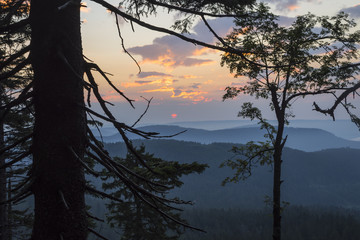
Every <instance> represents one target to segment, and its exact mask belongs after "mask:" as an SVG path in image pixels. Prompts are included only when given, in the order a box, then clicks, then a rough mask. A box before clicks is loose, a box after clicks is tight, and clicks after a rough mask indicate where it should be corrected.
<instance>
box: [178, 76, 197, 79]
mask: <svg viewBox="0 0 360 240" xmlns="http://www.w3.org/2000/svg"><path fill="white" fill-rule="evenodd" d="M179 78H183V79H191V78H201V77H200V76H195V75H182V76H179Z"/></svg>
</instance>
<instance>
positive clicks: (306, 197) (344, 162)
mask: <svg viewBox="0 0 360 240" xmlns="http://www.w3.org/2000/svg"><path fill="white" fill-rule="evenodd" d="M134 143H135V145H140V144H145V146H146V151H148V152H151V153H154V154H155V156H157V157H161V158H163V159H165V160H168V161H179V162H182V163H184V162H187V163H188V162H193V161H197V162H199V163H206V164H208V165H209V168H208V169H207V170H205V172H204V173H203V174H200V175H198V174H196V175H190V176H186V177H184V178H183V181H184V186H183V187H181V188H180V189H178V190H176V191H175V192H173V194H174V195H178V196H179V197H181V198H183V199H186V200H193V201H194V202H195V203H196V207H200V208H211V207H212V208H229V207H263V206H264V199H265V196H266V195H268V196H271V190H272V172H271V166H268V167H257V168H255V170H254V172H253V174H252V176H251V177H250V178H249V179H247V180H246V181H242V182H240V183H238V184H228V185H226V186H225V187H222V186H221V182H222V180H223V179H224V178H225V177H227V176H231V175H232V174H233V172H232V170H230V169H228V168H219V165H220V163H221V162H223V161H224V160H226V159H228V158H230V157H232V156H233V155H232V154H231V153H230V152H229V150H230V149H231V148H232V146H233V144H231V143H212V144H200V143H194V142H184V141H176V140H147V141H143V140H142V141H140V140H135V141H134ZM106 148H107V149H108V150H109V152H110V153H111V154H112V155H122V154H124V153H125V146H124V144H123V143H111V144H106ZM359 156H360V150H359V149H350V148H339V149H328V150H323V151H317V152H303V151H299V150H294V149H289V148H287V149H285V152H284V157H283V160H284V162H283V166H284V168H283V180H284V183H283V185H282V186H283V192H282V193H283V194H282V196H283V200H284V201H288V202H290V204H292V205H322V206H329V205H331V206H342V207H360V202H359V199H360V174H359V169H360V159H359Z"/></svg>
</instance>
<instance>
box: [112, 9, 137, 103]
mask: <svg viewBox="0 0 360 240" xmlns="http://www.w3.org/2000/svg"><path fill="white" fill-rule="evenodd" d="M115 21H116V27H117V30H118V34H119V38H120V39H121V46H122V49H123V50H124V52H125V53H126V54H127V55H129V57H130V58H131V59H132V60H133V61H134V62H135V64H136V66H137V67H138V68H139V73H141V67H140V65H139V63H138V62H137V61H136V59H135V58H134V57H133V56H132V55H131V54H130V53H129V52H128V50H126V48H125V45H124V38H123V37H122V35H121V31H120V26H119V20H118V17H117V15H115ZM130 104H131V103H130Z"/></svg>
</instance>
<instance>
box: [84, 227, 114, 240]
mask: <svg viewBox="0 0 360 240" xmlns="http://www.w3.org/2000/svg"><path fill="white" fill-rule="evenodd" d="M88 230H89V232H91V233H92V234H94V235H95V236H97V237H98V238H101V239H103V240H109V239H107V238H106V237H104V236H102V235H100V234H99V233H97V232H96V231H95V230H93V229H91V228H88Z"/></svg>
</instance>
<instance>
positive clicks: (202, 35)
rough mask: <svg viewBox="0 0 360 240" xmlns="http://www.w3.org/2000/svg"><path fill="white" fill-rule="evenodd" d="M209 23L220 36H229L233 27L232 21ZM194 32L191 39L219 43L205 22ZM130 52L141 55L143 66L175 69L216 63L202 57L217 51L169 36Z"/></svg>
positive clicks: (197, 26)
mask: <svg viewBox="0 0 360 240" xmlns="http://www.w3.org/2000/svg"><path fill="white" fill-rule="evenodd" d="M208 23H209V24H210V25H211V27H212V28H213V29H214V30H215V31H216V32H217V33H218V35H220V36H224V35H225V34H227V33H228V32H229V29H231V28H232V27H233V21H232V20H231V19H218V20H209V21H208ZM193 31H194V32H193V33H192V34H191V35H188V36H189V37H190V38H196V39H197V40H200V41H203V42H207V43H215V42H216V41H217V40H216V39H215V37H214V35H212V33H210V32H209V29H208V28H207V27H206V26H205V25H204V23H203V22H199V23H198V24H196V25H195V26H194V28H193ZM128 51H129V52H130V53H131V54H134V55H140V56H141V57H142V61H141V63H142V64H145V63H151V64H158V65H161V66H165V67H171V68H174V67H179V66H187V67H190V66H202V65H206V64H213V63H215V61H214V60H211V59H204V58H200V56H205V55H207V54H209V53H214V52H215V50H210V49H207V48H204V47H201V46H195V45H194V44H191V43H188V42H186V41H183V40H181V39H179V38H177V37H175V36H169V35H168V36H164V37H159V38H156V39H154V40H153V42H152V44H148V45H144V46H137V47H132V48H129V49H128Z"/></svg>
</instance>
